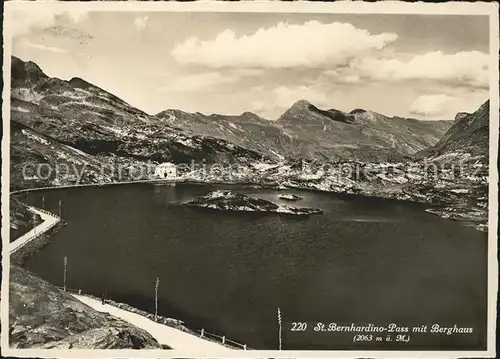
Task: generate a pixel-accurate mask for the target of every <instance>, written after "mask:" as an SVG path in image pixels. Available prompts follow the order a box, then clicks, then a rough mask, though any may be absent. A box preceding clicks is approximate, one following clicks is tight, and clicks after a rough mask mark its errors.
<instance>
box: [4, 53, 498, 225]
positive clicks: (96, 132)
mask: <svg viewBox="0 0 500 359" xmlns="http://www.w3.org/2000/svg"><path fill="white" fill-rule="evenodd" d="M10 117H11V118H10V123H11V188H12V189H21V188H28V187H40V186H52V185H55V186H58V185H71V184H75V183H76V182H77V181H78V183H81V184H87V183H89V184H90V183H112V182H116V181H126V180H137V179H147V178H149V177H150V174H149V173H145V174H142V177H141V176H139V177H137V176H134V173H133V170H134V169H136V168H137V167H140V166H143V165H144V164H146V163H152V164H153V165H154V164H159V163H163V162H172V163H175V164H181V163H189V162H191V161H194V162H197V163H199V162H204V163H207V164H215V163H216V164H219V165H230V164H231V165H233V164H236V165H237V166H238V168H239V172H238V173H236V174H234V173H230V174H228V173H223V174H220V173H205V172H200V171H193V170H190V169H188V170H185V171H184V172H183V173H182V177H183V178H184V179H186V180H196V181H203V182H239V183H241V182H244V183H248V182H251V183H258V184H271V185H277V186H289V187H300V188H309V189H315V190H323V191H333V192H340V193H357V194H363V195H368V196H378V197H386V198H395V199H406V200H413V201H420V202H427V203H438V204H441V205H443V208H444V207H447V208H448V207H449V208H452V207H453V208H461V209H462V210H469V209H471V208H475V210H476V209H477V208H479V209H478V210H477V211H476V212H477V213H483V214H484V209H485V205H484V199H483V197H484V192H485V191H486V192H487V171H488V138H489V137H488V136H489V102H486V103H485V104H483V105H482V106H481V107H480V108H479V109H478V110H477V111H475V112H474V113H470V114H468V113H459V114H458V115H457V117H456V118H455V120H454V121H421V120H416V119H410V118H401V117H388V116H384V115H382V114H379V113H376V112H373V111H369V110H364V109H355V110H352V111H351V112H349V113H346V112H343V111H339V110H335V109H326V110H325V109H320V108H318V107H316V106H315V105H313V104H311V103H309V102H307V101H305V100H300V101H298V102H296V103H294V104H293V105H292V106H291V107H290V108H289V109H288V110H286V111H285V112H284V113H283V114H282V115H281V116H280V117H279V118H278V119H277V120H275V121H270V120H267V119H264V118H262V117H260V116H258V115H256V114H254V113H251V112H244V113H242V114H241V115H237V116H228V115H219V114H211V115H205V114H202V113H199V112H196V113H189V112H184V111H181V110H178V109H167V110H165V111H162V112H160V113H157V114H155V115H151V114H148V113H146V112H144V111H141V110H139V109H137V108H135V107H133V106H131V105H130V104H128V103H127V102H125V101H123V100H122V99H120V98H118V97H117V96H115V95H113V94H111V93H109V92H108V91H106V90H104V89H102V88H100V87H98V86H96V85H93V84H90V83H88V82H87V81H85V80H83V79H81V78H77V77H75V78H72V79H71V80H69V81H65V80H61V79H58V78H51V77H48V76H47V75H46V74H45V73H44V72H43V71H42V70H41V69H40V67H39V66H38V65H37V64H35V63H33V62H29V61H27V62H25V61H22V60H21V59H19V58H16V57H13V58H12V76H11V113H10ZM428 161H431V162H436V163H443V162H448V163H451V162H455V163H458V162H460V163H463V164H464V165H465V167H464V168H463V169H462V170H463V171H464V172H465V173H466V174H467V175H466V176H465V177H461V178H453V179H452V180H447V179H443V176H440V177H439V178H437V179H436V178H434V179H430V178H427V174H424V175H422V174H419V175H415V174H411V173H410V172H409V170H408V169H407V168H408V166H409V165H412V166H415V167H417V168H418V169H420V170H421V171H427V167H426V164H425V163H426V162H428ZM27 163H29V164H32V165H33V164H41V163H47V164H53V165H56V164H57V165H58V166H59V168H61V166H62V165H64V166H67V167H68V168H73V171H67V173H60V172H59V173H52V174H51V176H49V175H48V174H47V176H41V175H40V173H35V171H33V170H31V172H30V171H28V172H26V166H25V165H26V164H27ZM342 163H350V164H356V165H358V166H363V168H369V171H371V172H376V173H377V174H376V175H375V177H374V178H372V179H371V180H369V181H368V180H367V178H366V177H367V176H364V177H362V178H354V179H353V178H348V177H346V176H343V175H342V171H341V170H340V169H339V167H338V165H339V164H342ZM117 164H118V165H119V166H120V167H121V168H125V172H124V173H123V172H120V173H117V171H116V167H117V166H116V165H117ZM325 165H328V166H327V168H325ZM391 166H392V167H393V168H395V169H397V170H398V171H389V172H388V171H387V168H388V167H391ZM49 167H50V166H46V167H45V168H43V170H45V171H50V170H49ZM392 167H391V168H392ZM32 168H34V166H33V167H32ZM79 171H81V174H82V175H81V177H78V176H76V175H75V173H78V172H79ZM438 171H439V174H440V175H441V174H448V173H449V172H450V171H451V172H453V171H456V170H453V169H451V170H450V169H449V168H444V167H440V168H439V169H438ZM42 172H43V171H42ZM382 172H383V173H382ZM453 173H454V172H453ZM42 174H43V173H42ZM436 186H437V187H436ZM435 188H438V190H436V189H435ZM450 191H451V192H450ZM460 193H461V194H460ZM478 198H480V199H479V200H478ZM478 201H479V202H478ZM478 203H479V204H478ZM476 212H475V213H476ZM476 217H477V216H476ZM480 217H481V218H483V219H484V216H483V215H482V214H481V216H480Z"/></svg>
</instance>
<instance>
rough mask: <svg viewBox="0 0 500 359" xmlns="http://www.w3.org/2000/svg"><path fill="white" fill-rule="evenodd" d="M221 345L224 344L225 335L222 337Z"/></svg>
mask: <svg viewBox="0 0 500 359" xmlns="http://www.w3.org/2000/svg"><path fill="white" fill-rule="evenodd" d="M222 344H226V336H225V335H223V336H222Z"/></svg>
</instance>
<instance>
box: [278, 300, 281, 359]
mask: <svg viewBox="0 0 500 359" xmlns="http://www.w3.org/2000/svg"><path fill="white" fill-rule="evenodd" d="M278 324H279V326H280V329H279V350H281V312H280V307H278Z"/></svg>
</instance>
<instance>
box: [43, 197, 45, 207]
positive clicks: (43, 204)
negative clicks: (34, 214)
mask: <svg viewBox="0 0 500 359" xmlns="http://www.w3.org/2000/svg"><path fill="white" fill-rule="evenodd" d="M42 209H45V197H44V196H42Z"/></svg>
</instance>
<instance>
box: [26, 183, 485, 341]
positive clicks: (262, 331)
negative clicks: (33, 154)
mask: <svg viewBox="0 0 500 359" xmlns="http://www.w3.org/2000/svg"><path fill="white" fill-rule="evenodd" d="M214 187H220V188H230V186H208V185H188V184H182V185H177V186H168V185H151V184H144V185H142V184H141V185H139V184H136V185H123V186H111V187H103V188H78V189H62V190H53V191H45V192H38V193H30V194H22V195H20V196H19V198H20V199H21V200H23V201H25V202H26V203H31V204H34V205H37V206H40V203H41V197H42V195H43V196H44V197H45V207H46V209H49V210H53V211H54V212H57V203H58V201H59V200H62V201H63V217H64V219H65V220H66V221H67V222H68V226H67V227H65V228H64V229H63V230H62V231H61V232H60V233H59V234H57V235H56V236H55V237H54V238H53V240H52V242H51V243H50V244H49V245H48V246H47V247H45V248H44V249H43V250H42V251H40V252H39V253H37V254H35V255H34V256H33V257H31V258H30V260H29V261H28V262H27V268H28V269H29V270H31V271H33V272H34V273H36V274H38V275H39V276H41V277H42V278H44V279H46V280H48V281H50V282H51V283H53V284H56V285H62V282H63V258H64V255H67V256H68V282H67V286H68V287H69V288H73V289H78V288H81V289H82V290H83V291H84V292H91V293H95V294H101V293H107V296H108V297H109V298H111V299H114V300H118V301H126V302H128V303H130V304H132V305H135V306H137V307H141V308H143V309H146V310H148V311H150V312H153V311H154V300H153V298H154V284H155V280H156V277H157V276H159V277H160V290H159V314H162V315H165V316H170V317H174V318H179V319H182V320H184V321H185V322H186V324H187V325H188V326H190V327H192V328H193V329H200V328H205V330H206V331H210V332H215V333H217V334H220V335H226V336H227V337H228V338H230V339H233V340H236V341H239V342H241V343H246V344H247V345H248V346H249V347H252V348H257V349H277V345H278V324H277V307H278V306H279V307H280V308H281V312H282V318H283V348H284V349H354V348H356V349H364V348H390V349H418V348H420V349H450V348H453V349H484V346H485V342H486V340H485V333H486V297H487V296H486V288H487V278H486V273H487V235H486V234H485V233H481V232H479V231H476V230H475V229H473V228H471V227H465V226H462V225H460V224H459V223H457V222H454V221H449V220H443V219H441V218H439V217H437V216H434V215H431V214H429V213H426V212H424V211H423V208H424V207H422V206H421V205H416V204H409V203H404V202H397V201H386V200H374V199H366V198H361V197H354V196H350V197H339V196H336V195H333V194H325V193H313V192H305V191H298V190H290V191H286V193H294V194H299V195H300V196H302V197H304V200H302V201H300V202H298V203H297V205H301V206H308V207H317V208H321V209H323V210H324V214H323V215H316V216H310V217H308V218H298V217H286V216H280V215H276V214H267V215H256V214H251V213H229V212H217V211H209V210H207V211H203V210H199V209H192V208H187V207H184V206H182V205H180V204H179V203H180V202H182V201H185V200H188V199H191V198H194V197H195V196H197V195H201V194H205V193H206V192H207V191H209V190H211V189H213V188H214ZM238 190H239V191H240V192H243V193H246V194H255V195H258V196H259V197H261V198H264V199H269V200H273V201H276V202H279V201H278V200H277V199H276V196H277V195H278V194H279V193H280V192H276V191H273V190H268V189H256V188H250V187H245V188H239V189H238ZM319 321H321V322H323V323H325V325H326V327H327V326H328V323H330V322H336V323H338V324H342V325H350V324H351V323H355V324H357V325H368V324H369V323H372V324H374V325H377V326H387V325H388V324H390V323H396V324H398V325H400V326H403V327H410V328H409V330H410V333H406V334H409V336H410V341H409V342H408V343H401V342H396V335H392V337H391V339H392V341H391V342H385V341H384V342H375V341H374V340H375V339H373V341H372V342H370V343H353V333H340V332H321V333H320V332H315V331H314V330H313V327H314V326H315V324H316V323H317V322H319ZM293 322H306V323H307V329H306V330H305V331H304V332H302V331H290V328H291V327H292V325H293V324H292V323H293ZM434 323H438V324H440V325H443V326H450V327H453V325H454V324H456V325H457V326H460V327H471V328H473V332H472V333H470V334H454V335H446V334H430V333H427V334H418V333H412V332H411V326H416V325H432V324H434ZM372 334H374V337H375V334H376V333H372ZM386 334H387V333H384V334H383V336H384V340H385V337H386ZM378 336H380V335H378Z"/></svg>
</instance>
